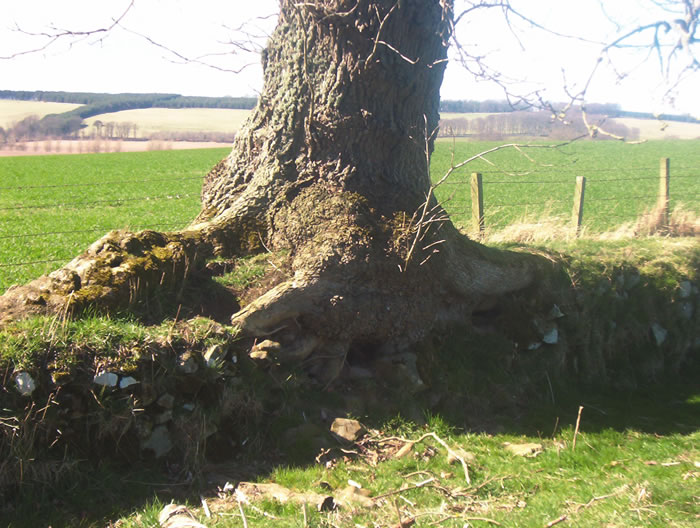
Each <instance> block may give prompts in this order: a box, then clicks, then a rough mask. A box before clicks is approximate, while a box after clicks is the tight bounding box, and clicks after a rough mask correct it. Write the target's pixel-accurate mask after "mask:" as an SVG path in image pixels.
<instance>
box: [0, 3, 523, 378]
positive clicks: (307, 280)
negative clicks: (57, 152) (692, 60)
mask: <svg viewBox="0 0 700 528" xmlns="http://www.w3.org/2000/svg"><path fill="white" fill-rule="evenodd" d="M451 30H452V2H451V1H450V0H372V1H370V0H359V1H355V0H352V1H350V0H314V1H312V2H299V1H298V0H283V1H282V2H281V14H280V18H279V23H278V27H277V29H276V31H275V33H274V35H273V37H272V38H271V40H270V42H269V45H268V48H267V50H266V52H265V53H264V56H263V63H264V66H265V84H264V89H263V93H262V95H261V97H260V100H259V103H258V106H257V108H256V109H255V110H254V112H253V114H252V116H251V117H250V119H249V120H248V122H247V124H246V126H245V127H244V128H243V130H242V131H241V132H240V134H239V135H238V137H237V139H236V142H235V145H234V148H233V151H232V152H231V154H230V155H229V156H228V157H227V158H226V159H224V160H223V161H222V162H221V163H219V164H218V165H217V166H216V167H215V168H214V169H212V171H211V172H210V173H209V175H208V176H207V178H206V181H205V184H204V187H203V191H202V202H203V207H202V211H201V213H200V215H199V216H198V218H197V219H196V220H195V222H194V223H193V224H192V225H191V226H190V227H189V228H188V229H186V230H184V231H182V232H177V233H166V234H162V233H154V232H142V233H122V232H115V233H110V234H109V235H107V236H106V237H105V238H103V239H102V240H100V241H98V242H96V243H95V244H94V245H93V246H92V247H91V248H90V249H89V250H88V251H87V252H86V253H85V254H83V255H81V256H80V257H78V258H77V259H75V260H74V261H73V262H71V263H70V264H69V265H67V266H66V267H65V268H63V269H62V270H59V271H58V272H55V273H53V274H51V275H50V276H49V277H44V278H42V279H39V280H38V281H35V282H34V283H31V284H30V285H28V286H25V287H21V288H16V289H14V290H12V291H10V292H8V294H6V295H5V296H4V298H3V299H2V301H0V302H1V303H2V306H0V308H2V312H3V313H4V314H5V317H6V318H11V317H13V314H15V315H16V314H19V313H22V312H23V311H26V308H27V307H28V306H29V307H34V308H36V310H38V311H41V310H57V309H61V308H62V307H63V309H69V308H70V307H82V306H85V305H90V304H94V303H97V304H102V305H105V306H109V307H114V306H124V305H126V304H128V302H129V301H130V300H133V298H134V297H135V296H138V295H139V294H140V293H141V292H146V291H148V290H149V289H152V288H162V289H166V288H168V287H170V288H171V289H176V288H178V287H179V286H180V284H181V282H182V280H183V279H184V278H186V277H187V276H188V274H189V273H190V272H191V271H192V270H194V269H197V268H198V267H201V266H202V265H203V263H204V262H206V260H207V259H208V258H210V257H212V256H227V257H229V256H235V255H243V254H248V253H251V252H255V251H262V250H266V249H270V250H273V251H278V250H288V251H289V259H290V269H291V274H290V276H289V277H288V278H287V280H285V281H283V282H281V283H279V284H278V285H276V286H275V287H273V288H272V289H271V290H269V291H268V292H267V293H265V294H263V295H262V296H260V297H259V298H258V299H257V300H255V301H253V302H252V303H250V304H249V305H248V306H246V307H245V308H244V309H243V310H241V311H239V312H238V313H235V314H232V323H233V324H235V325H238V326H240V327H241V329H242V330H243V331H244V332H245V333H247V334H248V335H251V336H268V337H269V338H270V339H272V340H274V341H276V342H277V344H278V345H279V346H280V347H281V348H282V349H286V350H288V351H290V353H293V355H294V357H297V358H299V359H307V358H309V357H316V358H326V359H330V360H331V361H332V362H333V363H334V364H335V365H337V366H342V362H343V359H344V358H345V357H346V355H347V353H348V351H349V350H351V347H360V348H363V349H364V350H365V352H370V353H373V352H377V351H379V350H382V351H391V350H396V349H401V348H402V347H405V346H407V345H410V344H411V343H414V342H416V341H419V340H420V339H421V338H422V337H424V336H425V335H426V333H428V332H430V331H431V330H432V329H433V328H435V326H436V325H439V324H441V323H445V322H450V321H460V320H464V319H465V318H468V317H469V316H470V314H471V313H472V312H473V311H474V310H475V309H477V308H478V307H479V306H484V303H487V302H488V301H489V299H492V298H493V297H495V296H498V295H501V294H504V293H506V292H509V291H513V290H516V289H519V288H523V287H525V286H527V285H528V284H529V283H530V282H531V281H532V279H533V276H534V273H533V267H532V266H531V262H529V261H527V260H525V259H524V258H522V257H520V256H516V255H511V254H505V253H497V252H493V251H491V250H488V249H487V248H485V247H483V246H481V245H479V244H478V243H476V242H472V241H470V240H468V239H467V238H466V237H464V236H462V235H460V234H459V233H458V232H457V230H456V229H455V228H454V227H453V225H452V224H451V223H450V222H449V220H447V219H446V218H445V215H444V212H443V211H442V209H441V208H440V206H439V204H437V203H436V201H435V199H434V196H433V195H432V192H431V187H430V186H431V183H430V177H429V171H428V160H429V156H430V153H431V152H432V149H433V138H434V131H435V129H436V128H437V125H438V118H439V116H438V105H439V89H440V84H441V82H442V77H443V72H444V69H445V65H446V56H447V47H448V41H449V37H450V32H451Z"/></svg>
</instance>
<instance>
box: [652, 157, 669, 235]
mask: <svg viewBox="0 0 700 528" xmlns="http://www.w3.org/2000/svg"><path fill="white" fill-rule="evenodd" d="M670 183H671V160H670V159H669V158H661V166H660V170H659V199H658V202H657V204H656V209H657V211H658V215H659V216H658V218H659V221H660V222H661V226H662V227H668V206H669V201H670V194H669V189H670Z"/></svg>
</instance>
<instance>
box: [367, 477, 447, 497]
mask: <svg viewBox="0 0 700 528" xmlns="http://www.w3.org/2000/svg"><path fill="white" fill-rule="evenodd" d="M432 482H435V479H434V478H429V479H428V480H424V481H423V482H419V483H418V484H414V485H413V486H408V487H406V488H400V489H397V490H393V491H389V492H387V493H384V494H382V495H377V496H376V497H373V498H372V499H373V500H375V501H377V500H379V499H385V498H387V497H391V496H392V495H398V494H399V493H403V492H404V491H409V490H414V489H418V488H424V487H425V486H427V485H428V484H431V483H432Z"/></svg>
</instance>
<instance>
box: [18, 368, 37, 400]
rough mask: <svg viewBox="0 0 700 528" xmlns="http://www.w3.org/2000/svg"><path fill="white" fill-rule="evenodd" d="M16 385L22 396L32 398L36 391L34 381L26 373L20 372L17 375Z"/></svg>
mask: <svg viewBox="0 0 700 528" xmlns="http://www.w3.org/2000/svg"><path fill="white" fill-rule="evenodd" d="M15 385H16V386H17V390H18V391H19V393H20V394H21V395H22V396H31V395H32V392H34V389H36V383H35V382H34V379H33V378H32V377H31V376H30V375H29V374H27V373H26V372H20V373H19V374H17V377H16V378H15Z"/></svg>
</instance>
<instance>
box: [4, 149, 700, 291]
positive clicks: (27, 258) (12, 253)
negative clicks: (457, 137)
mask: <svg viewBox="0 0 700 528" xmlns="http://www.w3.org/2000/svg"><path fill="white" fill-rule="evenodd" d="M496 145H498V143H494V142H467V141H457V142H456V143H454V144H453V143H452V142H451V141H449V140H440V141H438V143H437V147H436V150H435V154H434V156H433V162H432V172H433V178H434V179H438V178H439V177H441V176H442V175H443V174H444V173H445V172H446V171H447V170H448V169H449V166H450V160H451V157H452V153H453V151H454V159H455V160H456V161H459V160H462V159H465V158H468V157H470V156H473V155H475V154H477V153H479V152H482V151H484V150H487V149H489V148H492V147H494V146H496ZM226 153H227V149H212V150H192V151H166V152H142V153H114V154H81V155H72V156H36V157H34V156H29V157H17V158H0V255H2V257H0V291H3V290H5V289H6V288H7V287H9V286H10V285H12V284H16V283H23V282H26V281H27V280H30V279H32V278H35V277H38V276H40V275H41V274H44V273H47V272H50V271H52V270H54V269H57V268H58V267H59V266H60V265H62V264H64V263H65V262H67V261H68V260H70V259H71V258H73V257H74V256H75V255H76V254H78V253H79V252H81V251H82V250H84V249H85V248H86V247H87V246H88V245H89V244H90V243H91V242H92V241H94V240H95V239H97V238H98V237H99V236H101V235H102V234H104V233H105V232H107V231H108V230H110V229H114V228H127V227H130V228H135V229H138V228H141V227H147V226H151V227H152V228H153V229H159V230H173V229H177V228H179V227H183V226H184V225H186V224H187V223H188V222H189V221H190V220H191V219H192V218H193V217H194V216H195V215H196V214H197V212H198V211H199V194H200V189H201V177H202V176H204V175H205V174H206V172H207V171H208V170H209V168H211V167H212V166H213V165H214V164H215V163H216V162H217V161H219V160H220V159H221V158H222V157H224V156H225V155H226ZM662 157H669V158H671V175H672V176H671V206H672V207H674V206H676V205H677V204H679V203H680V202H682V203H684V204H685V206H686V207H687V208H688V209H689V210H691V211H695V212H697V211H698V210H699V209H700V205H699V204H700V149H698V148H697V142H696V141H651V142H648V143H643V144H640V145H624V144H621V143H618V142H612V141H608V142H579V143H575V144H571V145H567V146H565V147H562V148H558V149H542V148H526V149H522V150H521V151H518V150H516V149H512V148H510V149H505V150H502V151H499V152H495V153H493V154H490V155H488V160H489V162H490V163H487V162H485V161H483V160H477V161H475V162H473V163H471V164H469V165H468V166H467V167H465V168H463V169H461V170H459V171H456V172H455V173H454V174H453V175H452V176H451V177H450V178H449V179H448V180H447V182H446V183H445V184H444V185H442V186H441V187H440V188H438V190H437V192H436V193H437V196H438V198H439V199H440V200H441V201H443V203H444V205H445V208H446V210H447V211H448V213H449V214H450V215H451V217H452V218H453V220H454V221H455V223H457V224H458V225H459V226H461V227H464V228H467V229H468V228H470V227H471V226H470V218H471V199H470V195H469V186H468V184H467V183H466V182H468V180H469V174H470V173H471V172H476V171H480V172H482V173H483V174H484V194H485V199H484V201H485V209H486V213H485V216H486V225H487V227H488V228H489V229H498V228H503V227H505V226H506V225H508V224H510V223H513V222H517V221H520V220H522V219H523V218H525V217H529V218H537V217H541V216H543V215H549V216H552V215H553V216H560V217H562V218H563V221H564V222H568V221H569V219H570V216H571V209H572V205H573V191H574V181H575V179H576V176H579V175H585V176H586V178H587V180H588V182H587V187H586V202H585V207H584V225H585V227H586V228H587V231H588V232H598V231H602V230H608V229H612V228H614V227H616V226H619V225H620V224H622V223H624V222H631V221H633V220H635V219H636V218H637V217H638V216H639V215H640V214H643V213H644V212H645V211H646V210H649V209H650V208H651V207H652V206H653V205H654V203H655V201H656V194H657V189H658V185H659V182H658V174H659V160H660V158H662ZM612 180H618V181H612ZM61 204H64V205H61ZM70 204H72V205H70ZM518 204H521V205H518ZM522 204H528V205H522ZM42 233H50V234H42ZM44 261H49V262H44ZM27 262H39V263H38V264H32V265H26V264H23V263H27ZM17 264H22V265H21V266H17Z"/></svg>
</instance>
